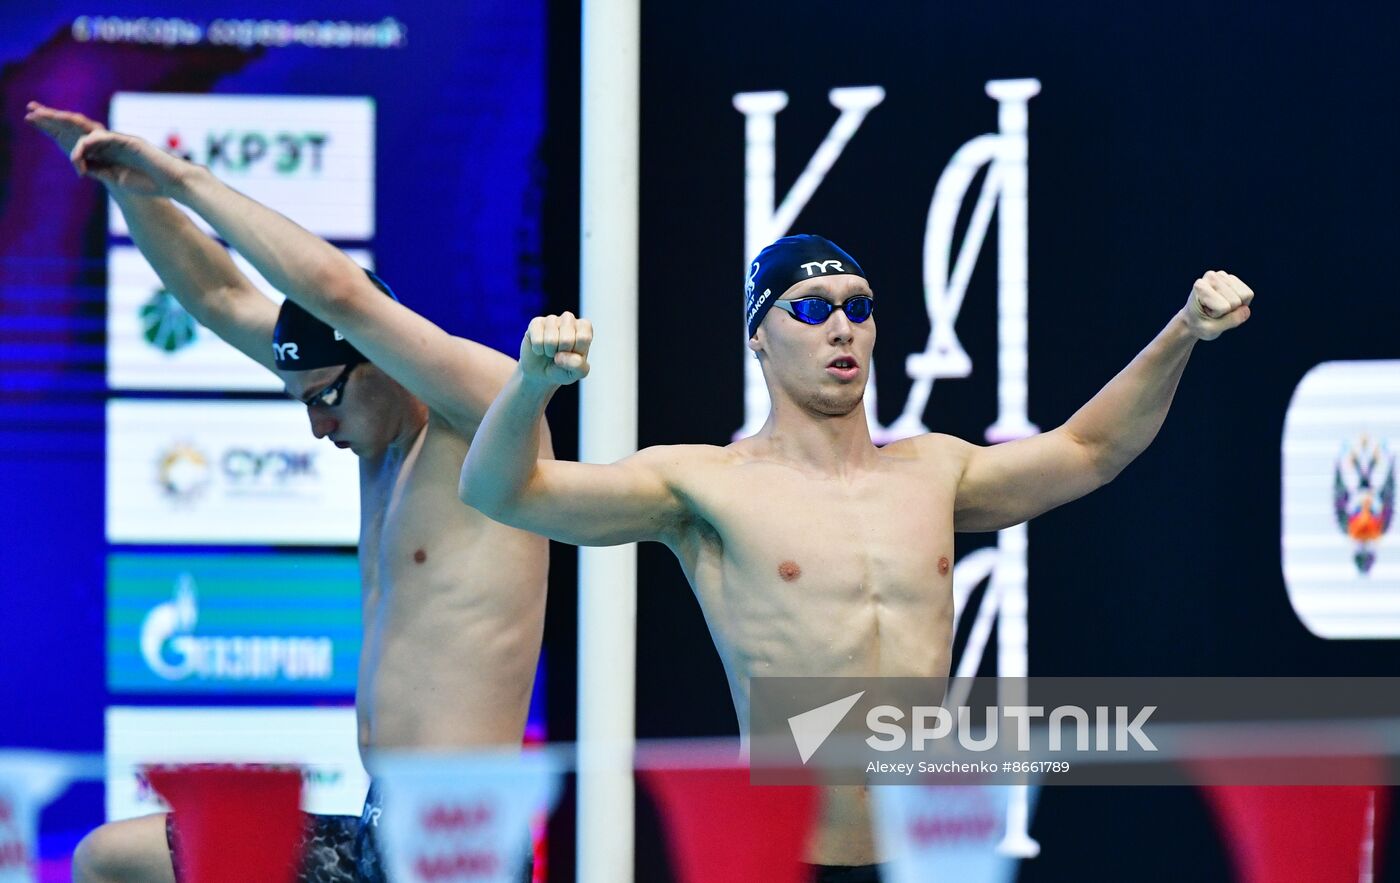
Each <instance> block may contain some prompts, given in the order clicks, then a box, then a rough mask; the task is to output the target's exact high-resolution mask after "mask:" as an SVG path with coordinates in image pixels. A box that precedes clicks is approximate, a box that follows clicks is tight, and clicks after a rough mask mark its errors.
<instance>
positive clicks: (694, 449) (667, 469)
mask: <svg viewBox="0 0 1400 883" xmlns="http://www.w3.org/2000/svg"><path fill="white" fill-rule="evenodd" d="M736 460H737V457H736V456H735V455H734V454H733V453H731V452H730V450H729V448H721V447H717V446H715V445H653V446H652V447H649V448H643V449H641V450H640V451H638V452H637V453H635V454H633V455H632V456H630V457H628V458H627V460H626V462H627V463H629V464H633V465H636V466H640V467H643V468H646V469H650V470H653V471H655V472H656V473H657V474H658V475H660V476H661V477H663V478H665V479H666V480H667V481H669V482H672V483H685V482H687V481H688V480H693V479H695V478H696V477H699V476H702V475H704V474H706V473H710V472H711V471H712V470H714V469H716V468H721V467H723V466H725V465H728V464H731V463H733V462H735V461H736Z"/></svg>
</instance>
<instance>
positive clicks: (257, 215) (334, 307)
mask: <svg viewBox="0 0 1400 883" xmlns="http://www.w3.org/2000/svg"><path fill="white" fill-rule="evenodd" d="M73 161H74V164H75V165H76V166H77V167H78V169H79V171H82V172H84V173H85V174H89V175H92V176H94V177H97V178H99V179H101V180H103V181H105V182H109V184H111V185H114V186H117V187H121V188H124V189H127V190H137V191H141V190H152V191H154V192H156V193H159V194H162V195H166V196H170V197H171V198H173V199H175V200H177V201H179V202H181V203H183V204H185V205H187V206H189V207H190V208H191V209H193V210H194V211H195V213H197V214H198V215H199V216H200V217H202V218H204V219H205V220H206V221H208V222H209V225H210V226H211V227H213V228H214V229H215V230H216V231H217V232H218V234H219V235H220V236H221V237H223V238H224V240H226V241H227V242H228V243H229V244H230V245H232V246H233V247H234V248H235V249H237V250H238V251H239V253H240V254H242V255H243V256H244V257H245V258H247V259H248V261H249V262H250V263H251V264H252V265H253V266H254V267H257V268H258V272H260V273H262V274H263V276H264V277H266V278H267V281H268V282H270V283H272V285H273V286H275V287H276V288H277V289H279V290H280V291H282V292H283V293H285V294H286V295H287V297H289V298H291V299H292V300H294V301H296V302H297V303H299V304H301V306H303V307H305V308H306V310H307V311H308V312H310V313H312V314H313V315H315V316H316V317H317V318H319V319H321V320H322V321H324V322H326V323H327V324H329V325H331V326H332V327H334V328H336V329H337V330H338V331H340V332H341V333H342V334H344V335H345V337H346V339H348V340H349V341H350V343H352V344H353V345H354V346H355V348H356V349H358V350H360V352H362V353H364V354H365V356H367V357H368V358H369V359H370V361H372V362H374V363H375V364H376V365H378V366H379V367H380V368H381V369H382V370H383V371H384V372H385V373H387V374H388V375H389V376H390V377H392V378H394V379H395V380H396V381H398V382H399V383H401V384H403V386H404V388H406V389H407V390H408V391H409V392H411V393H413V394H414V395H415V396H417V397H418V398H420V399H422V400H423V402H424V403H425V404H427V405H428V407H429V408H431V409H432V410H433V411H435V412H437V413H438V414H439V415H441V416H442V417H444V418H445V419H447V420H448V421H449V422H451V423H452V424H453V425H455V426H456V427H458V428H459V429H460V430H462V431H463V432H466V433H467V434H470V433H471V431H472V430H474V429H475V427H476V425H477V423H479V422H480V420H481V418H482V416H483V415H484V414H485V412H486V408H487V407H488V406H489V405H490V404H491V401H492V400H493V399H494V398H495V397H496V394H497V393H498V392H499V391H500V389H501V387H502V386H503V385H504V384H505V382H506V380H507V379H508V378H509V377H510V373H511V370H512V368H513V363H512V360H511V359H510V357H509V356H506V355H504V354H502V353H499V352H496V351H495V350H493V349H491V348H490V347H486V346H483V345H481V344H478V343H475V342H474V341H470V340H466V339H464V338H460V337H453V336H452V335H450V334H447V333H446V332H445V331H443V330H442V329H441V328H439V327H437V326H436V325H434V324H433V323H432V322H430V321H428V320H427V319H425V318H423V317H422V316H420V315H418V314H417V313H414V312H413V311H412V310H409V309H408V308H406V307H404V306H403V305H401V304H399V303H398V302H397V301H395V300H393V299H392V298H388V297H385V296H384V294H383V293H382V292H380V291H379V289H377V288H376V287H375V286H374V284H373V283H371V282H370V281H369V279H368V277H366V276H365V273H364V271H363V270H362V269H360V268H359V267H358V266H356V264H355V263H354V262H353V261H352V260H350V258H349V257H347V256H346V255H345V253H344V252H342V251H341V250H340V249H338V248H336V247H335V246H333V245H331V244H330V243H328V242H326V241H325V240H324V239H321V238H320V237H319V236H316V235H315V234H313V233H311V232H309V231H307V230H305V229H304V228H302V227H300V226H299V225H297V224H296V223H294V222H293V221H291V220H290V219H288V218H286V217H285V216H283V215H281V214H279V213H277V212H275V211H273V210H272V209H270V208H268V207H267V206H264V205H261V204H260V203H258V202H255V201H254V200H252V199H249V198H248V197H246V196H244V195H243V194H241V193H239V192H237V191H236V190H233V189H232V188H230V187H228V186H227V185H225V184H224V183H222V182H221V181H219V180H218V179H217V178H215V177H214V175H213V174H211V173H210V172H209V170H208V169H206V168H203V167H201V166H197V165H194V164H193V163H189V162H186V161H184V160H181V159H178V158H176V157H173V156H170V155H169V154H166V153H165V152H164V151H161V150H159V149H157V148H156V147H154V146H153V145H151V144H149V143H147V142H145V141H143V140H141V139H140V138H135V137H132V136H130V135H119V134H116V133H112V132H95V133H93V134H91V135H88V136H85V137H84V138H83V139H82V141H80V142H79V143H78V145H77V146H76V147H75V148H74V150H73Z"/></svg>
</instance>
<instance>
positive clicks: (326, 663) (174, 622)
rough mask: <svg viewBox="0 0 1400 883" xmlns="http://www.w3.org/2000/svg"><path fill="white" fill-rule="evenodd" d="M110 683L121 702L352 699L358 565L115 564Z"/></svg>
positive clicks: (141, 560)
mask: <svg viewBox="0 0 1400 883" xmlns="http://www.w3.org/2000/svg"><path fill="white" fill-rule="evenodd" d="M107 598H108V602H107V683H108V686H109V688H110V689H111V690H112V691H113V692H115V693H121V692H140V693H151V692H177V693H179V692H183V693H208V692H220V693H223V692H250V693H268V692H272V693H315V694H318V695H326V694H332V693H346V694H348V693H350V692H352V691H353V690H354V688H355V674H356V672H357V670H358V668H359V653H360V644H361V631H360V609H359V602H360V587H359V570H358V566H357V563H356V560H355V556H353V555H344V554H337V555H309V554H308V555H256V554H246V553H245V554H239V555H232V554H178V555H170V554H153V553H115V554H113V555H112V556H111V557H110V558H109V559H108V589H107Z"/></svg>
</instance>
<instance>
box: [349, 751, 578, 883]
mask: <svg viewBox="0 0 1400 883" xmlns="http://www.w3.org/2000/svg"><path fill="white" fill-rule="evenodd" d="M373 765H374V775H375V781H376V783H377V786H378V787H380V788H382V789H383V809H384V812H383V814H382V815H381V816H380V817H379V819H378V825H379V832H380V842H381V843H382V844H383V846H384V853H385V857H386V859H387V860H388V863H389V867H390V869H391V873H390V875H389V876H390V878H391V879H393V880H396V881H402V883H430V881H441V880H480V881H482V883H492V881H496V883H515V881H518V880H520V879H521V876H522V873H523V871H524V868H525V867H526V862H527V861H528V860H529V858H530V826H531V823H532V822H535V821H536V820H542V819H543V818H546V817H548V814H549V812H550V811H551V810H552V809H553V808H554V803H555V801H556V800H557V799H558V798H559V790H560V785H561V782H562V775H563V768H562V766H561V765H560V764H559V762H558V760H557V759H556V758H555V757H554V756H553V755H551V754H549V753H547V752H530V753H526V754H518V753H517V754H495V755H458V756H452V755H443V754H440V753H438V754H429V755H413V754H398V753H393V754H386V755H381V756H379V757H376V758H375V761H374V764H373Z"/></svg>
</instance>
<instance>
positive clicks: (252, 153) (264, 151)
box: [108, 92, 375, 240]
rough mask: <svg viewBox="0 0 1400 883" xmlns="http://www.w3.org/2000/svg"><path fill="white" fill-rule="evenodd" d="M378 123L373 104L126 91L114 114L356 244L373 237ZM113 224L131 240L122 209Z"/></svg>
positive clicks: (124, 127)
mask: <svg viewBox="0 0 1400 883" xmlns="http://www.w3.org/2000/svg"><path fill="white" fill-rule="evenodd" d="M374 117H375V108H374V101H373V100H372V99H370V98H344V97H311V96H290V95H175V94H145V93H138V92H118V93H117V94H116V95H115V96H113V98H112V109H111V114H110V115H109V118H110V120H111V126H112V128H113V129H115V130H116V131H119V132H129V133H131V134H133V135H139V136H140V137H142V138H145V139H146V140H148V141H150V142H152V143H153V144H156V145H157V146H159V147H162V148H164V149H166V150H168V151H170V152H171V153H174V154H176V155H178V156H183V157H185V158H187V159H190V160H193V161H194V162H196V163H198V164H200V165H203V166H208V167H209V169H210V170H211V171H212V172H213V173H214V174H215V175H217V176H218V177H219V178H220V179H222V180H223V181H225V182H227V183H228V184H229V185H231V186H232V187H234V188H236V189H237V190H239V191H241V192H243V193H246V194H247V195H248V196H251V197H252V198H253V199H256V200H257V201H258V202H261V203H262V204H264V205H267V206H271V207H272V208H274V209H277V210H278V211H279V212H282V213H283V214H285V215H287V216H288V217H289V218H291V219H292V220H294V221H296V222H297V223H298V224H300V225H302V226H303V227H305V228H306V229H308V230H310V231H311V232H313V233H315V234H317V235H319V236H324V237H326V238H327V239H353V240H368V239H372V238H374ZM108 217H109V225H110V229H111V232H112V234H113V235H116V236H126V235H127V234H128V230H127V226H126V219H125V218H123V217H122V214H121V212H120V211H118V210H117V208H116V206H115V205H111V206H110V207H109V213H108ZM199 223H200V224H201V226H203V227H204V228H205V229H206V230H207V229H209V228H208V226H207V225H205V224H204V223H203V222H202V221H200V222H199Z"/></svg>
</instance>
